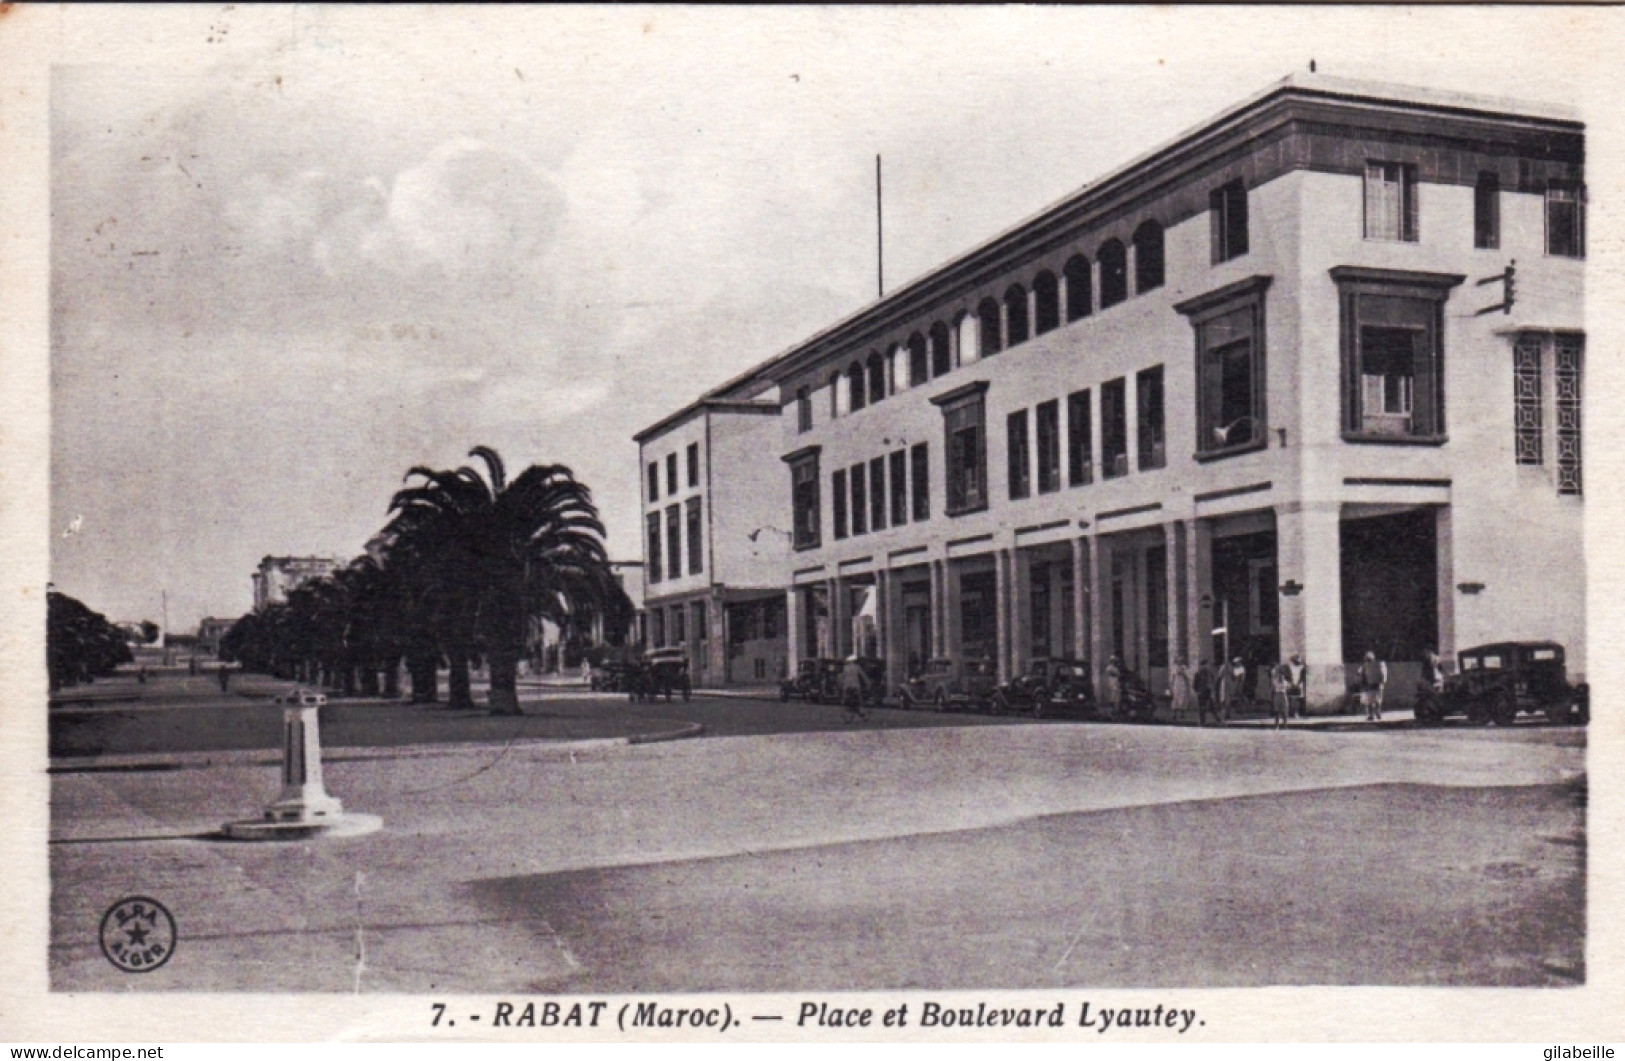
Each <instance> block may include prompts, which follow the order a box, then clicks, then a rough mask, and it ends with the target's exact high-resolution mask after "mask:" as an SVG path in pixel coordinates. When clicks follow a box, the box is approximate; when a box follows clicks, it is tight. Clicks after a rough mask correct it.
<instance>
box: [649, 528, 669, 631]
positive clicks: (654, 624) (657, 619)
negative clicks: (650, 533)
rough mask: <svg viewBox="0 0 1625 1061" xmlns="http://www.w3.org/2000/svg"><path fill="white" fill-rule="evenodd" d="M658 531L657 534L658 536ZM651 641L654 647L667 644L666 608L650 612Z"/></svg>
mask: <svg viewBox="0 0 1625 1061" xmlns="http://www.w3.org/2000/svg"><path fill="white" fill-rule="evenodd" d="M658 533H659V532H658V531H657V532H656V535H657V536H658ZM649 619H650V623H649V626H650V628H651V629H650V641H651V642H652V647H654V648H664V647H665V645H666V609H664V608H655V609H654V610H653V611H651V612H650V613H649Z"/></svg>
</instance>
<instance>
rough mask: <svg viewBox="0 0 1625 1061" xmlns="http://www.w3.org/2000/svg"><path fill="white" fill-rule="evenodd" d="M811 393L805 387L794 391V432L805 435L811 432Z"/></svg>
mask: <svg viewBox="0 0 1625 1061" xmlns="http://www.w3.org/2000/svg"><path fill="white" fill-rule="evenodd" d="M812 420H813V417H812V392H811V391H810V390H808V389H807V388H806V387H802V388H800V389H799V390H797V391H796V430H797V431H798V432H801V433H803V434H805V433H806V432H808V431H811V430H812V426H813V425H812Z"/></svg>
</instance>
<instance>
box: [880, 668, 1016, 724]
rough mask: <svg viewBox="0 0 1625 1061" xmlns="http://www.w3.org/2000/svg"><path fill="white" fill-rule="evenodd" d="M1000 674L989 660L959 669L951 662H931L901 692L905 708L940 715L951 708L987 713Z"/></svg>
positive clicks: (899, 691)
mask: <svg viewBox="0 0 1625 1061" xmlns="http://www.w3.org/2000/svg"><path fill="white" fill-rule="evenodd" d="M998 684H999V683H998V677H997V671H995V670H994V667H993V661H992V660H990V659H972V660H966V661H965V662H964V663H963V664H960V665H959V666H958V667H957V668H956V667H955V666H954V662H953V660H950V659H940V658H939V659H930V660H926V662H925V665H924V666H923V667H922V668H921V669H920V673H919V674H918V675H916V676H915V677H913V678H911V679H909V681H908V682H906V683H905V684H904V685H903V687H902V688H901V689H900V690H898V696H899V697H900V698H901V699H902V701H903V706H904V707H925V706H927V705H929V706H931V707H932V708H934V709H936V710H938V711H947V710H948V709H949V708H954V709H956V710H958V709H964V708H969V709H970V710H973V711H981V710H983V709H985V708H986V707H987V705H988V702H989V701H990V700H991V699H992V696H993V690H994V688H995V687H997V685H998Z"/></svg>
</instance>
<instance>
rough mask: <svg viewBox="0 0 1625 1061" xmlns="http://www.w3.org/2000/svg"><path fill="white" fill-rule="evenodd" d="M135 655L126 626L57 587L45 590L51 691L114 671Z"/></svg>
mask: <svg viewBox="0 0 1625 1061" xmlns="http://www.w3.org/2000/svg"><path fill="white" fill-rule="evenodd" d="M134 658H135V657H134V656H133V655H132V654H131V652H130V645H129V642H128V640H127V639H126V638H125V634H124V631H123V630H120V629H119V628H118V627H116V626H114V625H113V624H112V623H110V622H108V621H107V616H105V615H103V614H102V613H101V612H96V611H91V610H90V609H89V608H88V607H86V606H85V605H84V604H83V603H81V602H80V601H78V600H75V599H74V598H73V597H70V596H68V595H67V594H66V593H58V592H57V591H56V590H54V589H52V590H47V591H46V593H45V670H46V675H47V678H48V680H49V682H50V686H51V691H52V692H55V691H56V690H58V689H63V688H66V687H67V686H70V685H77V684H79V683H80V682H90V681H94V680H96V679H97V678H100V677H102V676H103V675H106V674H111V673H113V670H114V668H116V667H117V666H118V665H119V664H120V663H129V662H131V661H132V660H133V659H134Z"/></svg>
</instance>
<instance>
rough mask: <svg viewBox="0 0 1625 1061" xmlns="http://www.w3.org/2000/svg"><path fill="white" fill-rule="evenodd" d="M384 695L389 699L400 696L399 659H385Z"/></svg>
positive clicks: (397, 698) (395, 698)
mask: <svg viewBox="0 0 1625 1061" xmlns="http://www.w3.org/2000/svg"><path fill="white" fill-rule="evenodd" d="M384 668H385V669H384V696H386V697H388V698H389V699H391V700H399V699H400V697H401V661H400V660H398V659H392V660H387V661H385V663H384Z"/></svg>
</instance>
